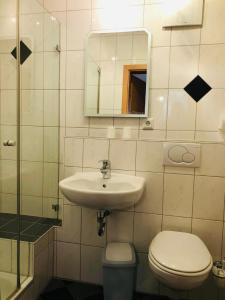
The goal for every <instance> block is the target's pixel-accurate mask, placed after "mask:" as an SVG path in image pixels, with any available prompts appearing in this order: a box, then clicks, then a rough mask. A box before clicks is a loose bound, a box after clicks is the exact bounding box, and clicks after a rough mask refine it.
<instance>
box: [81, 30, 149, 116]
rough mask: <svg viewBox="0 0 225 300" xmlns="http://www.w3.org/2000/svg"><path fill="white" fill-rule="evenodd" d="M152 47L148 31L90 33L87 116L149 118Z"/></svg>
mask: <svg viewBox="0 0 225 300" xmlns="http://www.w3.org/2000/svg"><path fill="white" fill-rule="evenodd" d="M150 47H151V43H150V34H149V33H148V32H147V31H146V30H144V29H142V30H134V31H126V32H125V31H123V32H122V31H118V32H109V31H107V32H92V33H90V34H89V36H88V38H87V43H86V57H85V60H86V61H85V65H86V67H85V116H92V117H101V116H102V117H114V116H116V117H147V116H148V113H149V112H148V97H149V70H150Z"/></svg>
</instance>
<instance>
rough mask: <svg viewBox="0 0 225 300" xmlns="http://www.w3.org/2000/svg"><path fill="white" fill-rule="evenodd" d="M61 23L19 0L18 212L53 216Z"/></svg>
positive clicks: (32, 1)
mask: <svg viewBox="0 0 225 300" xmlns="http://www.w3.org/2000/svg"><path fill="white" fill-rule="evenodd" d="M59 39H60V26H59V23H58V21H57V20H56V18H55V17H54V16H52V15H51V14H49V13H48V12H47V11H46V10H45V9H44V8H43V7H42V6H41V5H40V4H39V3H38V2H37V1H35V0H29V1H27V0H21V1H20V41H21V43H20V45H21V48H20V51H21V60H22V61H21V66H20V74H21V90H20V95H21V214H22V215H29V216H35V217H43V218H57V217H58V179H59V178H58V174H59V172H58V169H59V164H58V162H59V158H58V156H59V151H58V149H59V147H58V145H59V66H60V64H59V63H60V53H59V50H60V40H59Z"/></svg>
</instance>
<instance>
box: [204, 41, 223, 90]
mask: <svg viewBox="0 0 225 300" xmlns="http://www.w3.org/2000/svg"><path fill="white" fill-rule="evenodd" d="M224 51H225V44H217V45H201V47H200V62H199V72H200V76H202V77H203V79H204V80H206V82H208V84H209V85H210V86H211V87H212V88H224V87H225V79H224V78H225V76H224V75H225V58H224V55H223V53H224Z"/></svg>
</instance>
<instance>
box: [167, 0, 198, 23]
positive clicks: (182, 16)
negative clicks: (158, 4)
mask: <svg viewBox="0 0 225 300" xmlns="http://www.w3.org/2000/svg"><path fill="white" fill-rule="evenodd" d="M203 7H204V0H164V2H163V10H164V12H163V13H164V21H163V27H178V26H198V25H202V21H203Z"/></svg>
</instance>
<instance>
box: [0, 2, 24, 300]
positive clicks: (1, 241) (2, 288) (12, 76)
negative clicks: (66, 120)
mask: <svg viewBox="0 0 225 300" xmlns="http://www.w3.org/2000/svg"><path fill="white" fill-rule="evenodd" d="M16 45H17V1H16V0H9V1H3V0H1V1H0V231H1V234H0V299H6V298H7V297H8V296H10V295H11V294H12V293H13V292H14V291H15V290H16V289H17V285H18V276H17V275H18V271H19V270H18V268H17V261H18V255H17V253H19V252H18V249H19V245H20V244H19V235H18V233H19V232H18V231H19V227H18V226H17V225H18V215H17V192H18V191H17V188H18V187H17V184H18V180H17V90H18V65H17V61H16V60H15V58H14V57H13V56H12V54H11V52H12V50H13V49H15V47H16ZM11 221H12V222H13V225H15V226H14V227H15V230H14V232H13V233H12V232H10V229H9V227H8V225H7V224H9V223H10V222H11Z"/></svg>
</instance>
